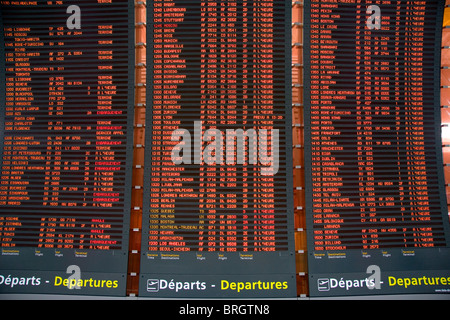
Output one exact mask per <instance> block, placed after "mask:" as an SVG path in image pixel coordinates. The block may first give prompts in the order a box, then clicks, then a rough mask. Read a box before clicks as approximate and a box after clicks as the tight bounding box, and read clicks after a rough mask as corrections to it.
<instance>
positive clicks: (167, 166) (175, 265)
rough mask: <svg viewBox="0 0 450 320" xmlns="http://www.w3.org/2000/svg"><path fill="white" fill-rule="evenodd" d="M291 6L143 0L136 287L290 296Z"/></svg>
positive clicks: (158, 293)
mask: <svg viewBox="0 0 450 320" xmlns="http://www.w3.org/2000/svg"><path fill="white" fill-rule="evenodd" d="M290 16H291V2H290V1H268V0H258V1H256V0H255V1H253V0H234V1H233V0H232V1H229V0H226V1H225V0H221V1H220V0H219V1H205V0H202V1H176V0H174V1H157V0H155V1H150V2H148V3H147V104H146V107H147V112H146V143H145V176H144V200H143V230H142V252H141V253H142V256H141V270H140V272H141V279H140V295H141V296H150V297H295V295H296V284H295V260H294V241H293V231H294V229H293V199H292V197H293V186H292V185H293V184H292V141H291V140H292V138H291V135H292V133H291V128H292V123H291V115H290V113H291V103H292V102H291V94H292V93H291V90H292V89H291V65H290V61H291V57H290V55H291V53H290V46H291V36H290V35H291V22H290Z"/></svg>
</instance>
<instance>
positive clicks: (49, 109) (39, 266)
mask: <svg viewBox="0 0 450 320" xmlns="http://www.w3.org/2000/svg"><path fill="white" fill-rule="evenodd" d="M132 8H133V7H130V5H129V3H128V1H115V0H112V1H101V2H99V3H97V2H93V1H64V2H63V1H20V2H19V1H1V7H0V10H1V12H0V19H1V20H0V22H1V27H2V30H1V44H2V45H1V55H0V59H1V64H0V66H1V77H2V78H1V96H0V97H1V100H0V102H1V132H0V140H1V143H2V147H1V150H0V154H1V176H0V246H1V248H0V250H1V252H0V255H1V256H0V272H1V273H2V274H3V272H7V271H3V269H5V270H8V269H10V270H11V269H12V270H15V271H14V274H17V272H18V271H17V270H26V271H23V272H25V273H24V274H26V275H30V274H32V275H35V273H33V272H38V273H37V275H36V277H38V275H39V276H40V279H41V281H39V282H40V285H33V286H31V285H30V286H28V285H24V286H15V287H14V288H8V287H7V286H6V287H4V286H3V287H0V291H3V290H6V291H8V290H10V291H11V292H16V291H15V290H23V291H27V290H30V291H32V292H34V291H38V290H39V291H47V292H55V291H57V290H60V291H61V292H64V293H71V292H72V293H73V292H75V293H78V294H79V293H85V292H88V293H90V294H98V293H101V294H108V293H110V292H112V291H114V292H117V291H118V290H119V291H122V292H124V291H123V290H124V289H125V281H124V280H125V278H124V274H126V263H127V250H128V227H127V226H128V224H129V210H130V208H129V207H130V199H129V190H130V189H131V187H130V180H131V179H130V178H131V175H130V172H129V171H130V170H128V169H131V168H130V157H129V155H130V151H132V137H133V136H132V130H130V128H131V129H132V128H133V127H132V124H133V122H132V119H133V113H132V112H133V104H134V98H133V90H134V86H133V80H134V77H133V69H134V66H133V65H131V66H130V64H129V61H133V60H132V57H133V55H132V54H134V52H133V51H132V50H134V43H133V39H134V37H133V28H134V25H133V23H130V22H129V21H133V16H134V15H133V11H132ZM130 121H131V122H130ZM98 261H103V262H107V263H105V264H103V265H101V266H100V265H98ZM70 264H74V265H77V266H79V267H80V269H81V273H82V277H83V275H84V272H94V273H95V272H101V273H108V272H112V273H122V275H120V276H117V275H115V276H114V279H113V280H114V281H116V280H117V279H116V278H117V277H119V278H118V279H119V280H117V281H119V282H117V281H116V283H114V285H113V282H112V280H111V281H110V282H107V281H108V280H110V279H108V280H107V281H106V282H104V283H103V285H101V286H99V287H97V286H96V287H93V286H92V282H88V281H87V282H86V283H85V284H86V285H84V286H82V288H81V289H82V290H81V291H78V290H72V291H69V290H68V288H67V286H64V285H63V284H61V283H62V281H61V283H60V284H59V285H58V281H57V280H56V278H55V279H54V278H53V276H54V273H48V272H49V271H58V272H59V271H63V276H62V277H65V278H67V277H68V276H69V275H67V274H65V271H66V268H67V267H68V266H69V265H70ZM11 272H13V271H11ZM39 272H41V273H39ZM42 272H47V273H42ZM7 274H8V273H6V275H7ZM13 277H14V275H13ZM93 277H94V279H97V278H95V276H93ZM99 277H100V278H101V279H107V278H102V277H104V276H102V275H99ZM100 278H99V279H100ZM44 280H46V281H44ZM35 283H36V282H35ZM119 283H120V285H119ZM89 284H91V286H90V285H89ZM99 288H103V289H104V291H102V290H101V289H99ZM107 289H111V290H112V289H115V290H112V291H108V290H107Z"/></svg>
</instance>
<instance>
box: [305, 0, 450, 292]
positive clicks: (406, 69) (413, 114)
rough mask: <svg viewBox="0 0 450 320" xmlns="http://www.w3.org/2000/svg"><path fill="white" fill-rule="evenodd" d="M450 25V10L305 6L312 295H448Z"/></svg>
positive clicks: (374, 4)
mask: <svg viewBox="0 0 450 320" xmlns="http://www.w3.org/2000/svg"><path fill="white" fill-rule="evenodd" d="M442 17H443V1H315V0H311V1H305V28H304V31H305V162H306V168H305V170H306V172H305V177H306V184H307V190H306V201H307V206H306V213H307V225H308V250H309V256H308V260H309V273H310V289H311V295H343V294H344V295H345V294H347V295H348V294H379V293H384V294H386V293H417V292H427V293H430V292H433V293H434V292H448V290H449V289H448V288H449V286H448V284H449V283H450V282H448V281H447V280H450V278H449V276H450V272H449V270H450V268H449V265H450V256H449V246H450V233H449V217H448V212H447V203H446V196H445V189H444V187H445V182H444V174H443V163H442V143H441V136H440V135H441V129H440V126H441V122H440V101H439V97H440V94H439V89H440V83H439V79H440V78H439V77H440V76H439V75H440V70H439V68H440V42H441V35H442ZM380 275H381V276H380ZM422 277H423V278H426V279H434V280H435V279H438V280H436V281H434V280H433V283H432V282H431V280H429V281H427V280H426V279H425V280H424V279H422ZM418 279H421V280H423V281H419V280H418ZM439 279H442V280H441V281H439ZM414 280H415V281H414ZM447 282H448V283H447Z"/></svg>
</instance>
